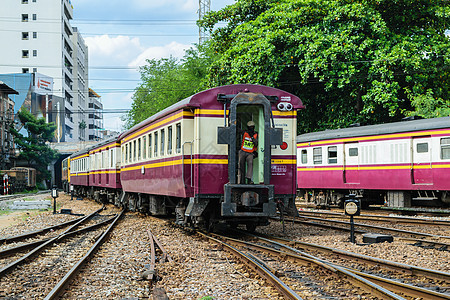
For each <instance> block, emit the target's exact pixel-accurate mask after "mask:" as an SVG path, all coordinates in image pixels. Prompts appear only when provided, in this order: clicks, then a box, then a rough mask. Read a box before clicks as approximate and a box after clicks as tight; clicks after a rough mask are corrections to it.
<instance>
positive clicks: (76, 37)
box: [72, 27, 89, 141]
mask: <svg viewBox="0 0 450 300" xmlns="http://www.w3.org/2000/svg"><path fill="white" fill-rule="evenodd" d="M72 29H73V35H72V43H73V46H74V51H73V55H72V57H73V60H74V67H73V75H74V78H73V94H74V101H73V103H74V107H73V108H74V111H73V112H74V114H73V122H74V130H73V131H74V134H73V136H74V137H77V138H78V140H79V141H87V140H88V137H89V136H88V128H87V127H88V115H89V114H88V111H87V110H88V104H89V87H88V82H89V81H88V48H87V46H86V43H85V42H84V39H83V37H82V36H81V34H80V33H79V32H78V29H77V28H76V27H73V28H72Z"/></svg>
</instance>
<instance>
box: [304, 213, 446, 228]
mask: <svg viewBox="0 0 450 300" xmlns="http://www.w3.org/2000/svg"><path fill="white" fill-rule="evenodd" d="M298 213H299V214H300V215H326V216H328V217H332V218H339V219H345V218H348V217H347V216H346V215H345V214H343V213H337V212H328V211H327V212H325V211H317V212H316V211H305V210H302V211H299V212H298ZM353 218H354V219H355V220H362V221H373V222H386V221H387V222H391V223H404V224H426V225H437V226H450V220H434V219H423V218H412V217H402V216H382V215H367V214H362V215H360V216H354V217H353Z"/></svg>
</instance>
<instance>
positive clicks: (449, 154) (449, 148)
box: [441, 138, 450, 159]
mask: <svg viewBox="0 0 450 300" xmlns="http://www.w3.org/2000/svg"><path fill="white" fill-rule="evenodd" d="M441 159H450V138H443V139H441Z"/></svg>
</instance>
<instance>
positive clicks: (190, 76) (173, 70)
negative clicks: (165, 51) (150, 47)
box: [125, 44, 216, 128]
mask: <svg viewBox="0 0 450 300" xmlns="http://www.w3.org/2000/svg"><path fill="white" fill-rule="evenodd" d="M215 56H216V55H214V54H213V52H212V51H211V50H210V48H209V45H208V44H204V45H201V46H198V47H197V48H195V49H193V48H191V49H189V50H187V51H186V54H185V56H184V57H183V59H181V60H178V59H176V58H173V57H170V58H162V59H152V60H147V65H145V66H143V67H141V68H140V73H141V81H142V83H141V84H140V85H139V86H138V87H137V88H136V91H135V93H134V95H133V103H132V105H131V110H130V112H129V113H128V115H127V116H126V117H125V121H126V127H127V128H131V127H133V126H134V125H136V124H138V123H139V122H141V121H143V120H145V119H147V118H148V117H150V116H151V115H154V114H155V113H157V112H159V111H161V110H163V109H164V108H166V107H168V106H170V105H172V104H174V103H176V102H178V101H180V100H182V99H184V98H186V97H188V96H191V95H192V94H194V93H196V92H198V91H201V90H203V89H204V87H205V86H206V82H205V78H206V75H207V72H208V67H209V66H210V65H211V63H212V61H214V59H215Z"/></svg>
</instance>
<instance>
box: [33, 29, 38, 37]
mask: <svg viewBox="0 0 450 300" xmlns="http://www.w3.org/2000/svg"><path fill="white" fill-rule="evenodd" d="M33 39H37V32H36V31H33Z"/></svg>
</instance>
